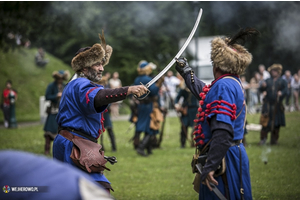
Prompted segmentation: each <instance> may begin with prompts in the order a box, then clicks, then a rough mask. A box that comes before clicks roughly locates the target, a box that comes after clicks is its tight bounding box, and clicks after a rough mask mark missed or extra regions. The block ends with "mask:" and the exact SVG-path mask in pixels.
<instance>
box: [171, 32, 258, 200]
mask: <svg viewBox="0 0 300 200" xmlns="http://www.w3.org/2000/svg"><path fill="white" fill-rule="evenodd" d="M256 34H258V31H257V30H255V29H251V28H248V29H241V30H240V31H239V32H238V33H237V34H236V35H234V36H233V37H227V38H220V37H217V38H215V39H213V40H212V42H211V61H212V64H213V74H214V77H215V80H214V81H213V82H212V83H211V84H210V85H205V83H204V82H202V81H201V80H199V79H198V78H197V77H196V75H195V73H194V72H193V70H192V69H191V67H190V66H189V64H188V63H187V60H186V59H182V58H180V59H179V60H178V61H177V64H176V70H177V71H178V72H179V73H180V74H181V76H182V77H183V78H184V79H185V83H186V85H187V87H188V88H189V89H190V91H191V92H192V93H193V94H194V95H195V97H196V98H197V99H198V100H199V105H200V106H199V108H198V114H197V118H196V119H195V120H194V122H195V123H196V126H195V128H194V129H195V131H194V136H195V138H194V140H195V141H196V148H197V149H196V150H197V153H196V155H197V158H196V160H197V162H198V161H199V162H200V163H201V165H202V166H203V168H202V173H201V172H200V173H197V174H196V176H195V180H194V189H195V190H196V191H197V192H199V199H215V200H217V199H219V197H217V196H216V194H215V193H214V192H212V186H211V185H210V184H214V185H215V186H216V187H217V188H218V189H219V191H220V192H221V193H222V194H223V195H224V196H225V197H226V198H227V199H252V192H251V182H250V172H249V160H248V156H247V153H246V150H245V147H244V145H243V143H242V139H243V136H244V126H245V119H246V116H245V115H246V105H245V104H246V103H245V98H244V92H243V88H242V83H241V80H240V78H239V75H241V74H243V73H244V71H245V70H246V68H247V67H248V65H249V64H250V63H251V61H252V55H251V54H250V53H249V52H248V51H247V50H246V49H245V48H244V47H243V46H242V45H241V44H239V43H238V41H244V40H245V38H244V37H247V36H251V35H256ZM198 155H200V156H201V158H204V159H201V160H198V159H199V158H200V156H199V157H198ZM225 163H226V164H225ZM224 166H226V169H225V168H224ZM198 172H199V171H198Z"/></svg>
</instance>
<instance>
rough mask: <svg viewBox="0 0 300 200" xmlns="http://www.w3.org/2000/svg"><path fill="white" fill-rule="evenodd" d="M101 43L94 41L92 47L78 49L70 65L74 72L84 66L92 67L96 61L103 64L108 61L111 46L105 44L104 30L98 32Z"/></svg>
mask: <svg viewBox="0 0 300 200" xmlns="http://www.w3.org/2000/svg"><path fill="white" fill-rule="evenodd" d="M99 38H100V40H101V44H99V43H96V44H94V45H93V46H92V47H85V48H81V49H79V51H77V53H76V54H75V57H74V58H73V59H72V62H71V65H72V68H73V70H74V71H75V72H78V71H80V70H81V69H83V68H84V67H92V66H93V65H94V64H96V63H102V65H103V66H105V65H107V64H108V63H109V59H110V57H111V54H112V51H113V49H112V47H111V46H109V45H106V42H105V38H104V32H103V31H102V35H101V34H99Z"/></svg>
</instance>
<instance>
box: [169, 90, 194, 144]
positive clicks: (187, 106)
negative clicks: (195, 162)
mask: <svg viewBox="0 0 300 200" xmlns="http://www.w3.org/2000/svg"><path fill="white" fill-rule="evenodd" d="M181 98H183V102H182V103H181V105H180V104H179V100H180V99H181ZM174 103H175V109H176V111H177V112H180V113H181V116H180V118H181V120H180V121H181V123H182V124H181V131H180V144H181V147H182V148H184V147H185V142H186V140H187V137H188V127H191V128H194V119H195V117H196V114H197V112H198V105H199V102H198V100H197V98H196V97H195V96H194V95H193V94H192V93H191V91H190V90H189V89H188V88H187V87H186V85H185V84H184V86H183V87H182V88H180V90H179V92H178V94H177V97H176V98H175V102H174ZM192 135H193V134H192ZM191 138H192V137H191ZM191 146H192V147H194V140H192V141H191Z"/></svg>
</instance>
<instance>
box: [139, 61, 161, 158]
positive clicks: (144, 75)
mask: <svg viewBox="0 0 300 200" xmlns="http://www.w3.org/2000/svg"><path fill="white" fill-rule="evenodd" d="M155 68H156V65H155V64H153V63H152V62H147V61H146V60H141V61H140V62H139V63H138V67H137V71H138V74H139V75H138V76H137V77H136V79H135V80H134V83H133V84H134V85H140V84H141V83H142V84H144V85H145V84H147V83H148V82H149V81H151V79H152V78H151V77H150V74H151V73H152V71H153V69H155ZM163 80H164V78H160V79H159V80H158V81H157V82H156V84H153V85H151V86H150V87H149V88H148V89H149V90H150V93H149V95H148V96H147V97H146V98H145V99H143V100H141V101H139V102H138V105H137V121H136V124H135V135H134V137H133V145H134V148H135V149H136V151H137V153H138V154H139V155H141V156H148V155H149V154H151V153H152V151H151V150H152V139H153V136H155V134H157V133H158V131H157V130H154V129H152V128H151V127H150V122H151V113H152V111H153V109H154V103H155V104H156V103H157V102H158V101H159V99H158V91H159V88H160V87H161V85H162V83H163ZM156 107H159V105H158V106H156ZM142 132H144V133H145V135H144V138H143V140H142V141H141V142H140V135H141V133H142ZM145 149H147V154H146V153H145Z"/></svg>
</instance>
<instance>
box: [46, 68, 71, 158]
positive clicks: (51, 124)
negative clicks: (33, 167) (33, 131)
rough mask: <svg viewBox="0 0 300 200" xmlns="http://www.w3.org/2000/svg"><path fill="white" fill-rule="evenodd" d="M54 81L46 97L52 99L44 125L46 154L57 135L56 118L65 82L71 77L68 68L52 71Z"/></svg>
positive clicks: (48, 88) (49, 86)
mask: <svg viewBox="0 0 300 200" xmlns="http://www.w3.org/2000/svg"><path fill="white" fill-rule="evenodd" d="M52 77H53V78H54V81H53V82H52V83H50V84H49V85H48V86H47V90H46V94H45V99H46V100H48V101H50V106H49V107H47V110H46V112H47V114H48V115H47V119H46V122H45V125H44V131H45V133H44V137H45V155H48V154H49V153H50V147H51V141H53V140H54V138H55V137H56V135H57V129H58V125H57V122H56V120H55V118H56V116H57V113H58V107H59V102H60V98H61V94H62V91H63V90H64V87H65V83H64V81H67V80H68V79H69V78H70V72H69V71H68V70H65V71H63V70H59V71H54V72H53V73H52Z"/></svg>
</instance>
